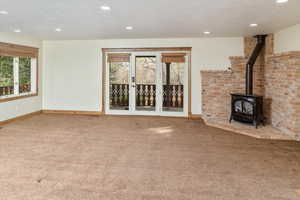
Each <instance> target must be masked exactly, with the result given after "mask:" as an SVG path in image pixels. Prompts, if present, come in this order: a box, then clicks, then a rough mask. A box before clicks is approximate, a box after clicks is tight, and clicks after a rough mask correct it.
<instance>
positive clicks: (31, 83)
mask: <svg viewBox="0 0 300 200" xmlns="http://www.w3.org/2000/svg"><path fill="white" fill-rule="evenodd" d="M37 53H38V52H37V49H36V48H32V47H24V46H18V45H12V44H6V43H0V102H1V101H6V100H12V99H16V98H18V97H20V98H21V97H27V96H33V95H36V94H37V85H36V83H37V81H36V79H37Z"/></svg>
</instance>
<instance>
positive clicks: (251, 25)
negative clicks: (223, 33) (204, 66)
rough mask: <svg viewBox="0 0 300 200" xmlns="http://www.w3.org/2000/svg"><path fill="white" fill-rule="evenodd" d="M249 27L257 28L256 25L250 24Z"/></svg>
mask: <svg viewBox="0 0 300 200" xmlns="http://www.w3.org/2000/svg"><path fill="white" fill-rule="evenodd" d="M249 26H250V27H257V26H258V24H250V25H249Z"/></svg>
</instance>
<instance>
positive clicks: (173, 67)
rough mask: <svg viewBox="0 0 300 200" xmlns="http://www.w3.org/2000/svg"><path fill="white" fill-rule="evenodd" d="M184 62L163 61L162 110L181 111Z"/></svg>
mask: <svg viewBox="0 0 300 200" xmlns="http://www.w3.org/2000/svg"><path fill="white" fill-rule="evenodd" d="M184 67H185V63H163V75H162V77H163V78H162V79H163V98H162V99H163V111H169V112H170V111H172V112H183V99H184Z"/></svg>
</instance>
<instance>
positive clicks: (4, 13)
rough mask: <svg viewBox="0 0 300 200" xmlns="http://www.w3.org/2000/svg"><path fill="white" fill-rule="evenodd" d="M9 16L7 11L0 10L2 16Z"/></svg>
mask: <svg viewBox="0 0 300 200" xmlns="http://www.w3.org/2000/svg"><path fill="white" fill-rule="evenodd" d="M7 14H8V12H7V11H5V10H0V15H7Z"/></svg>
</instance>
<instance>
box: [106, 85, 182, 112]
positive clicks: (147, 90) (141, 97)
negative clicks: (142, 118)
mask: <svg viewBox="0 0 300 200" xmlns="http://www.w3.org/2000/svg"><path fill="white" fill-rule="evenodd" d="M183 95H184V87H183V85H163V107H172V108H183ZM110 103H111V106H128V105H129V85H128V84H111V85H110ZM155 105H156V85H154V84H136V106H151V107H154V106H155Z"/></svg>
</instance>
